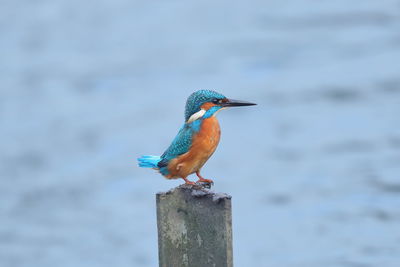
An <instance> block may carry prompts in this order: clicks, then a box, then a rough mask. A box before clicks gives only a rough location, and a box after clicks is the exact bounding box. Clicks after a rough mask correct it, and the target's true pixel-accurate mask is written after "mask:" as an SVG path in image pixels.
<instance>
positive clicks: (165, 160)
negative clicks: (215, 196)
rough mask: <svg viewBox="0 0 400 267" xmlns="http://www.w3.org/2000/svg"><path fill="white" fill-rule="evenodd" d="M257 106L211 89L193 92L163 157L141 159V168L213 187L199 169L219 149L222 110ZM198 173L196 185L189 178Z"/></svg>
mask: <svg viewBox="0 0 400 267" xmlns="http://www.w3.org/2000/svg"><path fill="white" fill-rule="evenodd" d="M252 105H256V104H255V103H251V102H246V101H241V100H233V99H229V98H227V97H225V96H224V95H222V94H220V93H217V92H215V91H212V90H198V91H195V92H194V93H192V94H191V95H190V96H189V97H188V99H187V101H186V106H185V123H184V124H183V126H182V127H181V129H180V130H179V132H178V134H177V135H176V137H175V138H174V139H173V141H172V143H171V144H170V146H169V147H168V148H167V150H165V152H164V153H163V154H162V155H161V156H152V155H145V156H141V157H140V158H138V163H139V167H143V168H152V169H155V170H157V171H159V172H160V173H161V174H162V175H163V176H164V177H165V178H167V179H179V178H182V179H183V180H184V181H185V184H189V185H194V184H196V183H197V184H199V183H207V184H213V183H214V182H213V181H212V180H211V179H206V178H204V177H202V176H201V174H200V170H201V168H202V167H203V165H204V164H205V163H206V161H207V160H208V159H209V158H210V157H211V156H212V155H213V153H214V151H215V150H216V148H217V146H218V143H219V140H220V136H221V130H220V126H219V123H218V120H217V118H216V115H217V113H218V112H219V111H221V110H223V109H226V108H230V107H243V106H252ZM193 173H196V175H197V177H198V181H197V182H192V181H190V180H189V179H188V176H189V175H190V174H193Z"/></svg>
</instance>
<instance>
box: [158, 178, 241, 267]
mask: <svg viewBox="0 0 400 267" xmlns="http://www.w3.org/2000/svg"><path fill="white" fill-rule="evenodd" d="M157 226H158V249H159V263H160V267H181V266H182V267H208V266H215V267H232V266H233V260H232V211H231V196H229V195H227V194H222V193H214V192H212V191H211V190H208V189H205V188H202V187H201V186H197V185H195V186H187V185H181V186H179V187H176V188H173V189H171V190H170V191H168V192H162V193H157Z"/></svg>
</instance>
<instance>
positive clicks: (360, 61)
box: [0, 0, 400, 267]
mask: <svg viewBox="0 0 400 267" xmlns="http://www.w3.org/2000/svg"><path fill="white" fill-rule="evenodd" d="M399 62H400V1H398V0H380V1H376V0H362V1H361V0H354V1H348V0H337V1H327V0H319V1H316V0H314V1H313V0H296V1H294V0H293V1H282V0H269V1H201V2H198V1H197V2H195V1H192V2H190V1H179V0H171V1H129V0H114V1H111V0H108V1H106V0H104V1H78V0H56V1H50V0H37V1H30V0H29V1H28V0H19V1H7V0H6V1H1V2H0V82H1V86H0V140H1V141H0V160H1V165H0V266H4V267H19V266H40V267H47V266H48V267H50V266H60V267H67V266H75V267H79V266H85V267H88V266H96V267H102V266H110V265H112V266H119V267H125V266H126V267H128V266H130V267H131V266H139V267H140V266H157V264H158V258H157V234H156V217H155V193H156V192H158V191H165V190H168V189H170V188H172V187H174V186H176V185H178V184H180V183H181V181H168V180H165V179H164V178H162V177H161V176H160V175H158V174H157V173H156V172H153V171H151V170H148V169H140V168H138V167H137V166H136V158H137V157H138V156H140V155H142V154H154V155H159V154H161V153H162V152H163V151H164V150H165V149H166V148H167V146H168V145H169V143H170V141H171V140H172V138H173V137H174V136H175V134H176V133H177V131H178V129H179V127H180V126H181V125H182V123H183V109H184V103H185V100H186V98H187V96H188V95H189V94H190V93H192V92H193V91H195V90H197V89H215V90H217V91H219V92H221V93H223V94H225V95H226V96H228V97H231V98H235V99H241V100H247V101H254V102H256V103H258V104H259V105H258V106H256V107H249V108H241V109H231V110H227V111H223V112H221V113H220V114H219V115H218V116H219V119H220V124H221V128H222V139H221V143H220V146H219V148H218V149H217V151H216V153H215V154H214V156H213V157H212V158H211V160H210V161H209V162H208V164H207V165H206V166H205V167H204V169H203V174H204V176H205V177H207V178H211V179H214V181H215V186H214V190H215V191H220V192H226V193H229V194H231V195H233V228H234V229H233V231H234V232H233V234H234V260H235V265H236V266H266V267H267V266H275V267H276V266H278V267H295V266H296V267H300V266H302V267H304V266H307V267H319V266H326V267H333V266H354V267H370V266H386V267H398V266H400V209H399V207H400V180H399V178H400V177H399V176H400V127H399V125H400V63H399ZM192 179H194V178H192Z"/></svg>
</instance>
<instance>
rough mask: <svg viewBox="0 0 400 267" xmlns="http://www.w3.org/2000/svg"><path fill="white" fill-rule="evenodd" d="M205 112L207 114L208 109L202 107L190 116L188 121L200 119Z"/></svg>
mask: <svg viewBox="0 0 400 267" xmlns="http://www.w3.org/2000/svg"><path fill="white" fill-rule="evenodd" d="M204 114H206V111H205V110H204V109H200V110H199V111H197V112H196V113H194V114H193V115H192V116H190V118H189V119H188V121H187V122H188V123H191V122H193V121H195V120H197V119H200V118H201V117H203V115H204Z"/></svg>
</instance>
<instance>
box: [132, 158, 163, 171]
mask: <svg viewBox="0 0 400 267" xmlns="http://www.w3.org/2000/svg"><path fill="white" fill-rule="evenodd" d="M138 161H139V167H142V168H158V166H157V164H158V163H159V162H160V161H161V157H159V156H141V157H140V158H138Z"/></svg>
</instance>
